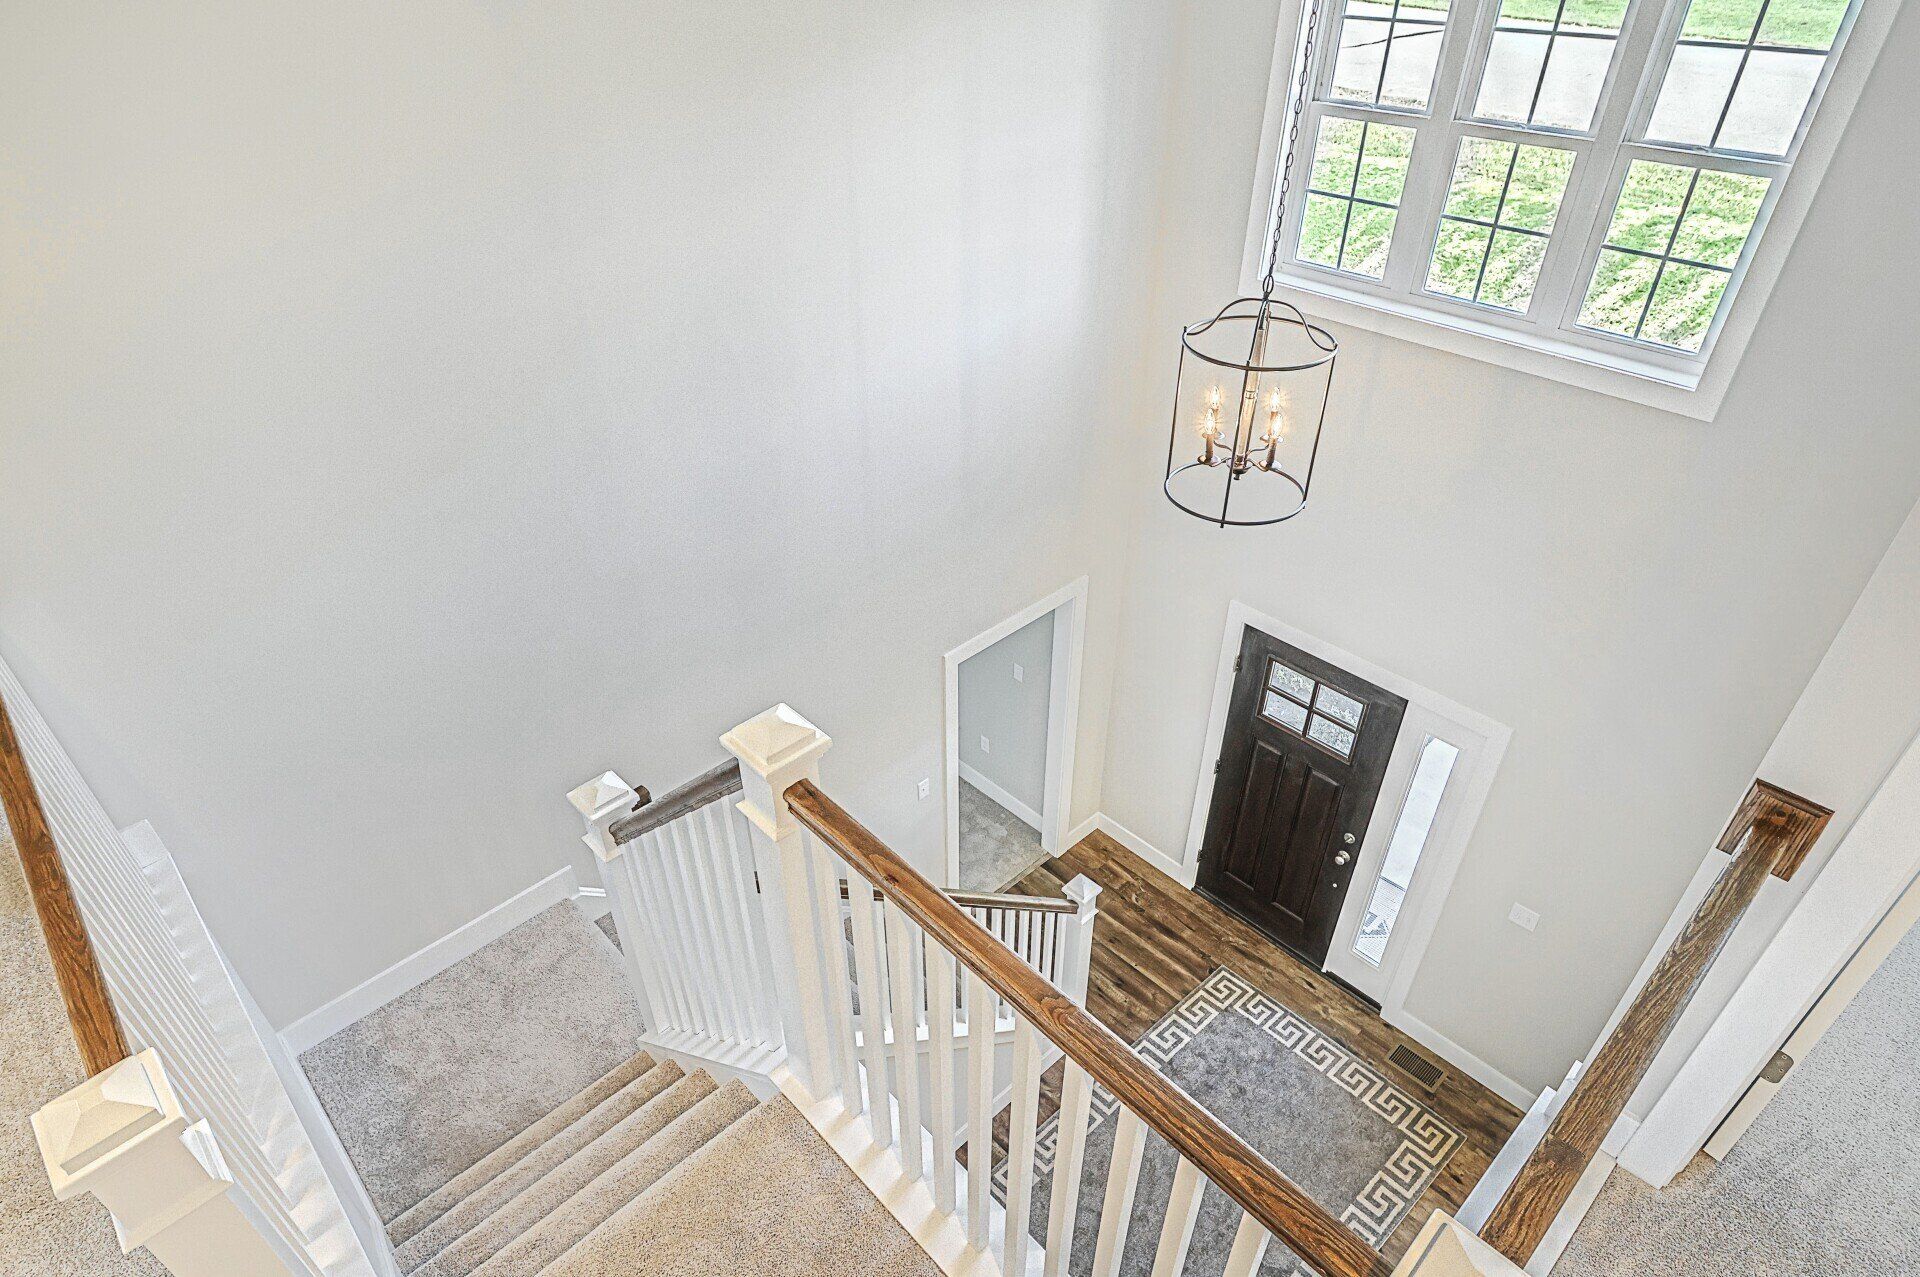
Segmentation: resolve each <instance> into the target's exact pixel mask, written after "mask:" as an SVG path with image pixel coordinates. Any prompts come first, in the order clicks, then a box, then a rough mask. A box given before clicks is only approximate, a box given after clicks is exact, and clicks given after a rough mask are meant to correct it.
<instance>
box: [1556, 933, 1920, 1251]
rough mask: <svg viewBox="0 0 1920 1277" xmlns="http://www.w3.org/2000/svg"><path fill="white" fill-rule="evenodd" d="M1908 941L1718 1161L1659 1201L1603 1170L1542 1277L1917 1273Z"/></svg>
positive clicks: (1919, 943) (1918, 1002)
mask: <svg viewBox="0 0 1920 1277" xmlns="http://www.w3.org/2000/svg"><path fill="white" fill-rule="evenodd" d="M1916 1057H1920V930H1916V931H1915V932H1913V933H1912V934H1909V935H1908V936H1907V938H1906V939H1905V940H1903V941H1901V943H1900V944H1899V945H1897V946H1896V947H1895V948H1894V950H1893V952H1892V953H1891V954H1890V955H1888V958H1887V961H1886V963H1885V964H1884V965H1883V966H1882V967H1881V968H1880V970H1879V971H1878V972H1876V973H1875V974H1874V977H1873V978H1872V979H1871V980H1869V981H1867V984H1866V987H1865V988H1863V989H1862V990H1861V991H1860V995H1859V996H1858V997H1857V998H1855V999H1854V1001H1853V1005H1851V1006H1849V1007H1848V1008H1847V1009H1846V1011H1845V1012H1844V1013H1842V1015H1841V1016H1840V1018H1839V1020H1837V1021H1836V1022H1835V1023H1834V1026H1833V1028H1831V1029H1829V1030H1828V1031H1827V1033H1826V1036H1824V1037H1823V1038H1821V1039H1820V1043H1819V1045H1818V1046H1816V1047H1815V1048H1814V1049H1813V1050H1812V1051H1810V1052H1808V1054H1807V1058H1806V1059H1805V1060H1803V1061H1801V1062H1800V1065H1799V1067H1797V1068H1795V1069H1794V1071H1793V1072H1792V1073H1791V1074H1789V1075H1788V1077H1787V1081H1786V1084H1785V1085H1784V1086H1782V1087H1781V1089H1780V1094H1779V1095H1777V1096H1776V1097H1775V1098H1774V1101H1773V1103H1772V1104H1770V1105H1768V1106H1767V1107H1766V1109H1765V1110H1764V1111H1763V1112H1762V1113H1761V1114H1760V1117H1759V1119H1758V1120H1757V1121H1756V1122H1755V1123H1754V1124H1753V1127H1752V1129H1751V1130H1749V1131H1748V1132H1747V1135H1746V1138H1744V1139H1742V1140H1741V1141H1740V1142H1739V1143H1738V1144H1736V1145H1735V1146H1734V1147H1733V1150H1732V1152H1730V1153H1729V1154H1728V1155H1727V1159H1726V1160H1725V1161H1724V1162H1714V1161H1713V1160H1712V1159H1710V1158H1708V1157H1706V1156H1705V1155H1704V1154H1703V1155H1701V1156H1700V1157H1698V1158H1696V1159H1694V1163H1693V1165H1691V1166H1689V1167H1688V1168H1687V1169H1686V1170H1685V1171H1683V1172H1681V1174H1680V1176H1679V1177H1678V1178H1677V1179H1675V1180H1674V1182H1673V1184H1672V1185H1670V1186H1669V1187H1668V1188H1667V1189H1666V1190H1665V1191H1663V1192H1655V1191H1654V1190H1653V1189H1651V1188H1648V1187H1647V1186H1646V1185H1645V1184H1643V1183H1641V1182H1640V1181H1639V1180H1637V1179H1635V1178H1633V1177H1632V1176H1631V1175H1628V1174H1627V1173H1626V1172H1624V1171H1615V1172H1614V1173H1613V1175H1612V1176H1611V1177H1610V1178H1609V1179H1608V1181H1607V1184H1606V1187H1605V1188H1604V1189H1602V1190H1601V1194H1600V1198H1599V1200H1598V1201H1596V1202H1595V1203H1594V1205H1593V1209H1592V1210H1590V1211H1589V1212H1588V1213H1587V1217H1586V1219H1585V1221H1584V1222H1583V1223H1582V1224H1581V1226H1580V1230H1579V1232H1577V1233H1575V1234H1574V1238H1573V1243H1572V1245H1571V1246H1569V1247H1568V1249H1567V1253H1566V1254H1565V1255H1564V1256H1562V1257H1561V1260H1560V1262H1559V1264H1558V1265H1557V1266H1556V1267H1555V1268H1554V1277H1628V1275H1629V1274H1631V1275H1634V1277H1638V1275H1639V1274H1655V1273H1660V1274H1664V1273H1676V1274H1679V1273H1685V1274H1688V1277H1736V1275H1737V1277H1750V1275H1752V1274H1767V1277H1855V1275H1856V1274H1857V1275H1858V1277H1868V1275H1869V1274H1871V1275H1872V1277H1891V1275H1892V1274H1902V1275H1906V1274H1915V1273H1920V1205H1917V1204H1916V1203H1920V1156H1917V1155H1916V1154H1915V1151H1914V1144H1915V1141H1916V1140H1917V1139H1920V1088H1916V1087H1915V1086H1914V1077H1915V1072H1914V1060H1915V1058H1916Z"/></svg>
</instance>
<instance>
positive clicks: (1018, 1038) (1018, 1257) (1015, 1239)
mask: <svg viewBox="0 0 1920 1277" xmlns="http://www.w3.org/2000/svg"><path fill="white" fill-rule="evenodd" d="M1011 1117H1012V1121H1013V1125H1012V1127H1011V1129H1010V1130H1009V1132H1008V1136H1007V1236H1006V1247H1005V1249H1004V1250H1003V1251H1002V1252H1001V1260H1000V1271H1001V1272H1003V1273H1007V1274H1009V1275H1010V1277H1019V1274H1022V1273H1025V1272H1026V1271H1027V1244H1028V1242H1029V1241H1031V1240H1032V1239H1031V1238H1030V1237H1028V1235H1027V1221H1028V1219H1029V1217H1030V1215H1031V1213H1032V1209H1033V1145H1034V1136H1035V1135H1036V1134H1037V1133H1038V1131H1037V1128H1038V1126H1039V1124H1040V1035H1039V1034H1038V1033H1036V1032H1035V1031H1034V1027H1033V1025H1031V1024H1029V1023H1028V1022H1027V1021H1026V1019H1025V1018H1024V1017H1023V1016H1021V1015H1020V1014H1019V1013H1018V1012H1015V1013H1014V1017H1013V1111H1012V1114H1011Z"/></svg>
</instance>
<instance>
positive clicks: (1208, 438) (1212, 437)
mask: <svg viewBox="0 0 1920 1277" xmlns="http://www.w3.org/2000/svg"><path fill="white" fill-rule="evenodd" d="M1222 403H1223V400H1222V398H1221V394H1220V387H1218V386H1212V387H1210V388H1209V389H1208V390H1207V395H1206V407H1205V408H1204V409H1202V410H1201V413H1200V422H1199V430H1200V443H1201V451H1200V462H1201V464H1202V465H1209V466H1210V465H1212V464H1213V445H1215V444H1216V443H1219V442H1220V436H1221V435H1222V434H1224V433H1225V432H1226V425H1225V423H1224V422H1223V421H1222V420H1221V416H1220V408H1221V404H1222Z"/></svg>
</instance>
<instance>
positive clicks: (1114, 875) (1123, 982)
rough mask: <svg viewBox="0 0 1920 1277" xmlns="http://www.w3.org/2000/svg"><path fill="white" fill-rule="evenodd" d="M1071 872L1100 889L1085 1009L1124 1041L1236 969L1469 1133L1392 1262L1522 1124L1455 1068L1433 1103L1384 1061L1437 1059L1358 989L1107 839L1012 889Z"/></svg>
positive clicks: (1050, 886)
mask: <svg viewBox="0 0 1920 1277" xmlns="http://www.w3.org/2000/svg"><path fill="white" fill-rule="evenodd" d="M1075 874H1085V875H1086V876H1087V877H1089V878H1091V879H1093V880H1094V881H1095V882H1097V883H1099V884H1100V886H1101V887H1102V888H1104V890H1103V891H1102V893H1101V895H1100V921H1099V923H1098V924H1097V925H1096V927H1095V929H1094V942H1093V964H1092V971H1091V973H1090V975H1089V977H1088V980H1087V1010H1089V1011H1090V1012H1092V1013H1093V1015H1094V1016H1095V1017H1096V1018H1098V1019H1099V1020H1100V1021H1102V1022H1103V1023H1104V1024H1106V1025H1107V1026H1108V1027H1109V1028H1111V1029H1113V1031H1114V1032H1116V1033H1118V1034H1119V1035H1120V1036H1121V1037H1123V1038H1125V1039H1126V1040H1127V1041H1129V1042H1132V1041H1134V1040H1136V1039H1138V1038H1139V1037H1140V1036H1141V1035H1142V1034H1144V1033H1145V1032H1146V1031H1147V1030H1148V1029H1150V1028H1152V1027H1153V1025H1154V1024H1155V1023H1157V1022H1158V1021H1159V1019H1160V1018H1161V1017H1162V1016H1163V1015H1165V1014H1166V1013H1167V1012H1168V1011H1169V1010H1171V1009H1172V1008H1173V1006H1174V1004H1175V1003H1176V1002H1178V1001H1179V1000H1180V999H1181V998H1183V997H1185V996H1186V995H1187V994H1188V993H1190V992H1192V991H1193V989H1195V988H1196V987H1197V986H1198V985H1199V984H1200V982H1201V981H1202V980H1204V979H1206V977H1207V976H1208V975H1209V974H1210V973H1211V972H1212V971H1213V969H1214V968H1215V967H1221V966H1225V967H1230V968H1232V969H1233V970H1234V971H1235V972H1237V973H1238V974H1239V975H1241V976H1243V977H1244V978H1245V979H1247V980H1248V981H1250V982H1251V983H1252V984H1253V985H1254V986H1255V987H1257V988H1258V989H1260V990H1261V991H1262V992H1263V993H1265V994H1267V995H1268V996H1270V997H1272V998H1274V999H1275V1000H1277V1001H1278V1002H1280V1003H1281V1004H1282V1005H1284V1006H1285V1007H1287V1008H1288V1009H1289V1010H1291V1011H1293V1012H1294V1013H1295V1014H1297V1015H1299V1016H1300V1017H1301V1018H1302V1019H1304V1020H1306V1021H1307V1022H1308V1023H1310V1024H1312V1025H1313V1026H1314V1027H1315V1028H1317V1029H1319V1030H1321V1031H1322V1032H1324V1033H1326V1034H1327V1035H1328V1036H1330V1037H1333V1038H1335V1039H1337V1040H1339V1041H1340V1042H1342V1043H1344V1044H1345V1045H1346V1046H1347V1047H1349V1048H1350V1049H1351V1050H1352V1051H1353V1052H1354V1054H1356V1055H1358V1056H1359V1057H1360V1058H1362V1059H1364V1060H1365V1061H1367V1062H1368V1063H1369V1064H1371V1065H1373V1066H1374V1067H1375V1068H1378V1069H1379V1070H1380V1071H1381V1072H1382V1073H1385V1074H1386V1075H1387V1076H1389V1077H1395V1078H1398V1079H1400V1080H1401V1081H1403V1082H1404V1083H1405V1084H1406V1085H1407V1087H1408V1089H1409V1090H1410V1091H1411V1092H1412V1093H1413V1094H1415V1095H1419V1096H1421V1097H1422V1098H1423V1099H1426V1101H1427V1102H1428V1103H1429V1104H1431V1105H1432V1106H1433V1107H1434V1109H1435V1110H1436V1111H1438V1112H1439V1113H1440V1115H1441V1116H1442V1117H1444V1118H1446V1119H1447V1120H1448V1121H1449V1122H1452V1123H1453V1124H1454V1125H1455V1126H1456V1127H1458V1128H1459V1129H1460V1131H1461V1132H1462V1134H1463V1135H1464V1136H1465V1137H1466V1138H1465V1141H1464V1142H1463V1143H1462V1145H1461V1147H1460V1149H1459V1151H1458V1152H1456V1153H1455V1154H1454V1155H1453V1157H1452V1159H1451V1160H1449V1161H1448V1163H1447V1165H1446V1167H1445V1169H1444V1170H1442V1171H1441V1172H1440V1174H1439V1176H1438V1177H1436V1178H1435V1180H1434V1182H1433V1185H1432V1186H1431V1187H1430V1188H1429V1189H1428V1190H1427V1192H1426V1194H1425V1195H1424V1196H1423V1197H1422V1198H1421V1200H1420V1203H1419V1205H1417V1206H1416V1207H1415V1208H1414V1209H1413V1210H1412V1211H1411V1212H1409V1213H1408V1215H1407V1218H1406V1219H1405V1220H1404V1221H1403V1222H1402V1223H1401V1225H1400V1227H1399V1228H1398V1229H1396V1230H1395V1232H1394V1234H1393V1237H1392V1238H1391V1239H1390V1240H1389V1242H1388V1244H1387V1246H1386V1248H1385V1253H1386V1256H1387V1259H1388V1260H1389V1261H1390V1262H1398V1260H1399V1259H1400V1257H1401V1256H1402V1255H1404V1254H1405V1253H1406V1249H1407V1247H1408V1246H1409V1245H1410V1244H1411V1243H1412V1241H1413V1238H1414V1235H1415V1234H1416V1233H1418V1232H1419V1230H1420V1226H1421V1225H1422V1224H1424V1223H1425V1222H1426V1219H1427V1217H1428V1216H1429V1215H1430V1214H1432V1213H1433V1211H1435V1210H1436V1209H1441V1210H1448V1211H1453V1210H1457V1209H1458V1208H1459V1206H1460V1204H1461V1203H1462V1202H1464V1201H1465V1200H1466V1197H1467V1194H1468V1192H1469V1191H1471V1190H1472V1188H1473V1186H1474V1184H1475V1183H1476V1182H1477V1181H1478V1180H1479V1178H1480V1176H1481V1175H1482V1174H1484V1173H1485V1172H1486V1169H1487V1165H1488V1163H1489V1162H1490V1161H1491V1160H1492V1158H1493V1155H1494V1154H1495V1153H1496V1152H1498V1151H1499V1149H1500V1146H1501V1145H1502V1144H1504V1143H1505V1142H1506V1140H1507V1137H1508V1136H1509V1135H1511V1134H1512V1133H1513V1128H1514V1127H1515V1126H1517V1125H1518V1124H1519V1122H1520V1116H1521V1114H1520V1111H1519V1110H1518V1109H1516V1108H1514V1107H1513V1105H1511V1104H1509V1103H1507V1102H1506V1101H1505V1100H1503V1099H1501V1098H1500V1097H1499V1096H1497V1095H1495V1094H1494V1093H1493V1092H1492V1091H1489V1090H1488V1089H1487V1088H1486V1087H1484V1086H1482V1085H1481V1084H1480V1083H1478V1082H1476V1081H1474V1080H1473V1079H1472V1078H1470V1077H1467V1076H1465V1075H1464V1074H1462V1073H1460V1072H1459V1071H1458V1070H1456V1069H1453V1068H1451V1067H1449V1068H1448V1069H1447V1076H1446V1078H1445V1079H1444V1080H1443V1081H1442V1082H1441V1084H1440V1087H1439V1089H1438V1091H1437V1092H1436V1093H1435V1094H1434V1095H1432V1096H1427V1095H1426V1094H1425V1092H1424V1091H1422V1090H1421V1089H1420V1088H1419V1087H1417V1086H1415V1085H1413V1084H1412V1083H1411V1082H1409V1081H1407V1080H1406V1079H1405V1078H1404V1075H1401V1074H1400V1073H1399V1072H1398V1071H1397V1070H1396V1069H1394V1068H1393V1066H1391V1065H1389V1064H1388V1063H1387V1057H1388V1055H1389V1054H1391V1053H1392V1051H1393V1049H1394V1047H1396V1046H1399V1045H1402V1044H1404V1045H1407V1046H1410V1047H1412V1048H1413V1049H1414V1050H1416V1051H1420V1052H1421V1054H1423V1055H1427V1056H1428V1057H1429V1058H1431V1052H1428V1051H1426V1050H1425V1049H1424V1048H1422V1047H1420V1046H1418V1045H1417V1044H1415V1043H1414V1042H1413V1040H1412V1039H1411V1038H1408V1037H1407V1036H1406V1034H1404V1033H1401V1032H1400V1031H1399V1030H1398V1029H1394V1028H1391V1027H1389V1026H1388V1025H1387V1023H1386V1022H1385V1021H1384V1020H1382V1019H1381V1018H1380V1017H1379V1015H1378V1014H1377V1013H1375V1012H1374V1011H1373V1009H1372V1008H1371V1007H1368V1006H1367V1005H1366V1004H1365V1003H1363V1002H1361V1001H1360V1000H1359V999H1358V998H1356V997H1355V996H1354V995H1353V994H1351V993H1349V992H1347V991H1346V990H1345V989H1343V988H1341V987H1340V986H1339V985H1337V984H1335V983H1334V982H1333V981H1331V980H1329V979H1327V978H1326V977H1325V976H1323V975H1321V974H1320V973H1319V972H1317V971H1315V970H1313V969H1312V968H1310V967H1308V966H1306V965H1305V964H1304V963H1302V962H1301V961H1300V960H1299V959H1297V958H1295V957H1293V956H1292V955H1291V954H1289V953H1287V952H1286V951H1285V950H1283V949H1281V948H1280V947H1279V946H1278V945H1276V944H1274V943H1273V942H1272V941H1271V940H1268V939H1267V938H1266V937H1265V936H1263V935H1261V934H1260V933H1259V932H1257V931H1255V930H1254V929H1253V928H1252V927H1250V926H1248V925H1247V924H1246V923H1244V922H1242V921H1241V920H1240V919H1238V918H1236V917H1234V916H1233V915H1232V914H1229V913H1227V912H1226V911H1225V910H1224V909H1221V908H1220V907H1219V906H1218V905H1215V904H1214V903H1212V902H1211V901H1209V900H1206V899H1205V898H1203V897H1201V896H1200V895H1198V894H1196V893H1194V892H1192V891H1189V890H1187V889H1186V888H1184V887H1182V886H1181V885H1180V884H1179V883H1177V882H1175V881H1174V880H1173V879H1171V878H1169V877H1167V876H1166V875H1165V874H1163V873H1161V872H1160V871H1159V870H1157V869H1155V868H1153V867H1152V866H1150V865H1148V864H1147V863H1146V862H1145V861H1143V860H1141V859H1140V858H1139V857H1138V856H1135V855H1134V854H1133V853H1132V852H1130V851H1127V850H1126V849H1125V848H1124V847H1121V846H1120V845H1119V844H1118V843H1116V842H1114V841H1113V840H1112V839H1110V838H1108V837H1107V836H1106V835H1105V834H1099V833H1095V834H1091V835H1089V836H1088V837H1087V838H1085V839H1084V840H1082V841H1081V842H1080V844H1079V845H1078V846H1075V847H1073V848H1072V849H1070V850H1069V851H1068V852H1067V853H1066V854H1065V855H1063V856H1060V857H1058V858H1057V859H1053V860H1048V861H1045V862H1043V863H1042V864H1040V865H1039V866H1038V867H1037V868H1035V869H1034V870H1032V871H1031V872H1030V873H1028V874H1027V875H1026V876H1025V877H1023V878H1021V879H1020V880H1019V881H1018V882H1017V883H1015V884H1013V885H1012V886H1011V887H1010V888H1008V889H1009V890H1011V891H1015V892H1018V893H1021V894H1023V895H1036V896H1057V895H1059V894H1060V889H1061V888H1062V887H1063V886H1065V885H1066V883H1067V882H1068V881H1069V880H1070V879H1071V878H1073V876H1074V875H1075ZM1060 1075H1061V1067H1060V1066H1059V1065H1055V1066H1054V1068H1052V1069H1051V1070H1049V1071H1048V1074H1047V1076H1046V1078H1045V1080H1044V1081H1043V1083H1042V1087H1041V1113H1042V1116H1043V1117H1044V1116H1045V1115H1047V1114H1050V1113H1052V1112H1053V1111H1054V1110H1055V1109H1056V1108H1057V1107H1058V1103H1059V1100H1058V1096H1059V1086H1060ZM1005 1124H1006V1115H1005V1114H1004V1113H1003V1114H1002V1115H1001V1119H1000V1123H999V1128H1000V1129H999V1130H998V1131H997V1134H999V1135H1000V1137H1001V1139H1000V1141H999V1142H1000V1143H1001V1144H1002V1147H1004V1136H1005V1131H1004V1127H1005Z"/></svg>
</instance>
